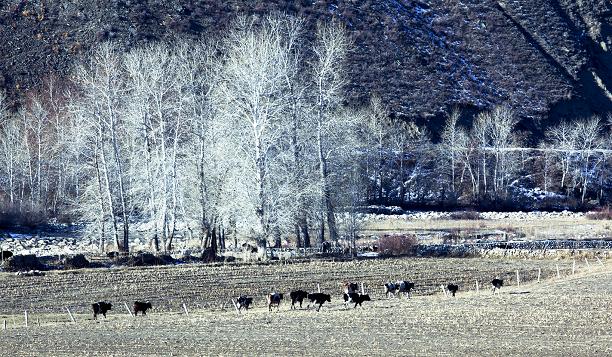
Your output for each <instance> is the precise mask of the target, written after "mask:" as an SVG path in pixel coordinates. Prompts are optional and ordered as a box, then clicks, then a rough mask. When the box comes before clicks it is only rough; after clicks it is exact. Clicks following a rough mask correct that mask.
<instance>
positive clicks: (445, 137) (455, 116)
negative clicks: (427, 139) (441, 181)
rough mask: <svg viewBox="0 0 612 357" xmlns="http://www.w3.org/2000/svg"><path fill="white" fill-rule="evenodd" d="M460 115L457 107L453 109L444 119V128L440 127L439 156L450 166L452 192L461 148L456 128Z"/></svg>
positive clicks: (454, 190)
mask: <svg viewBox="0 0 612 357" xmlns="http://www.w3.org/2000/svg"><path fill="white" fill-rule="evenodd" d="M460 117H461V113H460V112H459V110H458V109H454V110H453V111H452V113H451V115H450V116H449V117H448V119H447V120H446V123H445V124H444V128H443V129H442V134H441V135H440V136H441V145H440V146H439V149H440V156H441V158H442V160H443V161H444V162H447V163H448V165H449V166H450V167H449V168H450V189H451V191H452V192H456V189H455V182H456V179H455V176H456V175H455V168H456V166H457V161H458V156H459V152H460V150H461V148H460V147H459V146H458V144H459V138H458V136H459V130H458V128H457V122H458V121H459V118H460Z"/></svg>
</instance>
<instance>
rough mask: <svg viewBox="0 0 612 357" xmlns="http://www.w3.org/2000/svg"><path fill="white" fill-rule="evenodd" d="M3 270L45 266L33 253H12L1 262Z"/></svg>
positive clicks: (42, 267)
mask: <svg viewBox="0 0 612 357" xmlns="http://www.w3.org/2000/svg"><path fill="white" fill-rule="evenodd" d="M2 268H3V269H4V270H5V271H13V272H15V271H28V270H44V269H45V266H44V265H43V264H42V263H41V262H40V261H39V260H38V258H37V257H36V256H35V255H33V254H30V255H13V256H12V257H10V258H9V259H7V260H5V261H4V263H3V264H2Z"/></svg>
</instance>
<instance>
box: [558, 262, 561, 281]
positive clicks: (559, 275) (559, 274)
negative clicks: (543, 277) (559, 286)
mask: <svg viewBox="0 0 612 357" xmlns="http://www.w3.org/2000/svg"><path fill="white" fill-rule="evenodd" d="M560 277H561V273H560V272H559V264H557V278H560Z"/></svg>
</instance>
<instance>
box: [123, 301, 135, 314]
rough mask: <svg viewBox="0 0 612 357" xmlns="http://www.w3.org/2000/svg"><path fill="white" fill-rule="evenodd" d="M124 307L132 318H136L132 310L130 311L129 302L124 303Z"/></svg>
mask: <svg viewBox="0 0 612 357" xmlns="http://www.w3.org/2000/svg"><path fill="white" fill-rule="evenodd" d="M123 305H124V306H125V309H126V310H127V311H128V313H129V314H130V316H132V317H133V316H134V314H133V313H132V310H130V308H129V306H128V304H127V302H123Z"/></svg>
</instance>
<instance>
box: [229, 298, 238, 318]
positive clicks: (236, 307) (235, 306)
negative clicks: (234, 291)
mask: <svg viewBox="0 0 612 357" xmlns="http://www.w3.org/2000/svg"><path fill="white" fill-rule="evenodd" d="M230 301H231V302H232V305H234V309H236V314H237V315H240V310H238V305H236V302H235V301H234V299H230Z"/></svg>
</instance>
